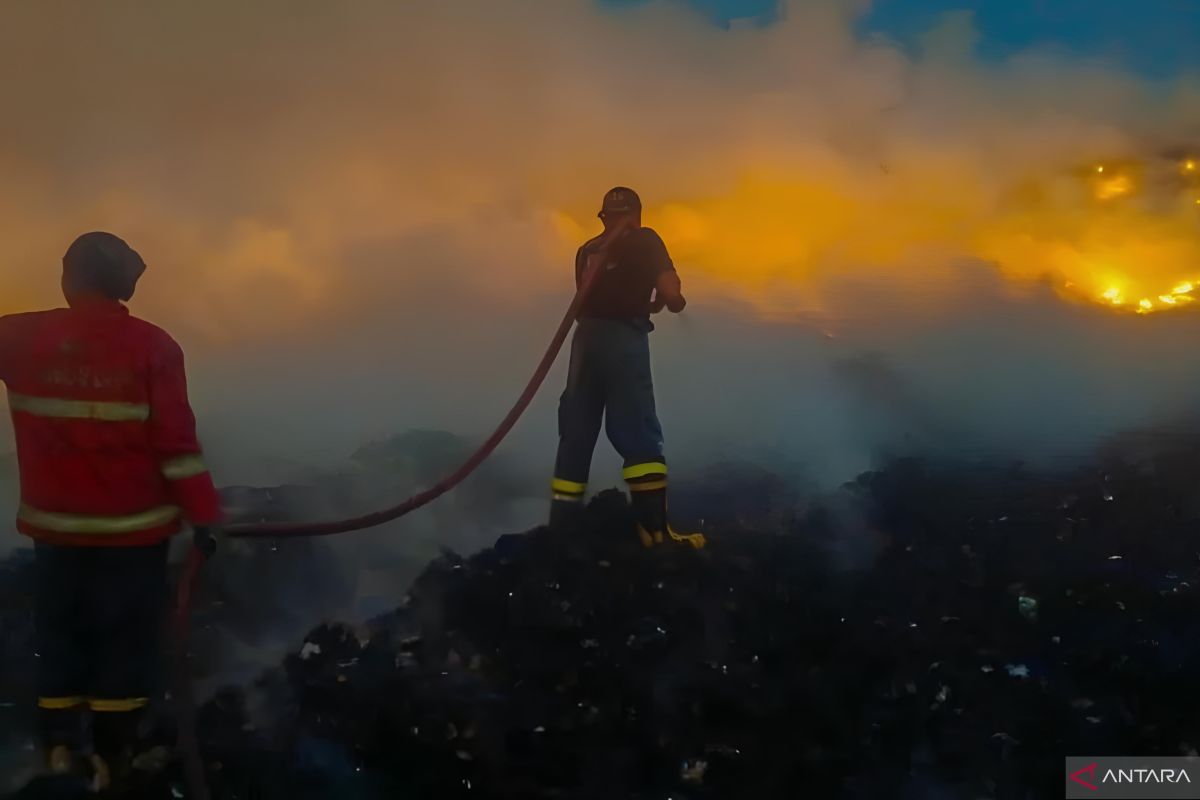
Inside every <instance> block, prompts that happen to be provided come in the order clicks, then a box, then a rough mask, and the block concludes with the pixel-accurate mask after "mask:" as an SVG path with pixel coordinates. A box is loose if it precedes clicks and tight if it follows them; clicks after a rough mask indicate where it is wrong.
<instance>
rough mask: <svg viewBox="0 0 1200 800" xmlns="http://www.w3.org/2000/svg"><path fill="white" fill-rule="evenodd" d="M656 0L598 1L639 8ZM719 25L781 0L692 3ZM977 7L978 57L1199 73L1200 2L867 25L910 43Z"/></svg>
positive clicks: (918, 8)
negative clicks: (1042, 54)
mask: <svg viewBox="0 0 1200 800" xmlns="http://www.w3.org/2000/svg"><path fill="white" fill-rule="evenodd" d="M651 1H653V0H600V2H602V3H606V4H609V5H634V4H638V3H643V2H651ZM688 1H689V2H691V3H692V4H693V5H695V6H697V7H699V8H702V9H703V10H705V11H707V12H708V13H710V14H712V15H713V16H714V17H715V18H716V19H718V20H727V19H731V18H736V17H757V18H760V19H763V20H764V21H769V20H770V18H771V15H772V13H773V10H774V9H775V7H776V2H775V0H688ZM957 9H971V10H973V11H974V12H975V23H976V27H977V28H978V29H979V33H980V42H979V54H980V56H982V57H983V58H992V59H994V58H1003V57H1004V56H1006V55H1009V54H1011V53H1013V52H1016V51H1019V50H1023V49H1025V48H1028V47H1030V46H1034V45H1036V46H1050V47H1053V48H1056V49H1058V50H1060V51H1065V52H1068V53H1071V54H1074V55H1078V56H1083V57H1087V58H1098V59H1105V60H1108V61H1114V62H1117V63H1120V64H1122V65H1124V66H1126V67H1128V68H1130V69H1133V70H1135V71H1137V72H1140V73H1142V74H1145V75H1149V76H1152V77H1158V78H1162V77H1170V76H1172V75H1175V74H1177V73H1179V72H1181V71H1184V70H1193V71H1200V0H875V1H874V4H873V8H872V9H871V11H870V13H869V14H868V15H867V16H866V17H865V18H864V19H863V20H862V21H861V29H862V30H863V31H864V33H867V32H878V33H883V34H886V35H888V36H890V37H892V38H894V39H897V40H899V41H901V42H905V43H909V42H912V41H913V39H914V38H915V37H916V36H917V35H918V34H920V33H921V32H922V31H924V30H927V29H928V28H929V27H930V26H931V25H932V24H933V23H934V22H935V21H936V20H937V18H938V17H939V16H940V15H941V14H943V13H945V12H946V11H951V10H957Z"/></svg>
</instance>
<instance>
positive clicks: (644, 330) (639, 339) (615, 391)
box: [553, 318, 666, 499]
mask: <svg viewBox="0 0 1200 800" xmlns="http://www.w3.org/2000/svg"><path fill="white" fill-rule="evenodd" d="M649 330H650V326H649V325H648V324H647V323H646V322H643V321H640V320H613V319H591V318H585V319H581V320H580V321H579V324H578V326H577V327H576V330H575V336H574V338H573V339H572V341H571V363H570V368H569V370H568V374H567V388H566V390H565V391H564V392H563V393H562V397H561V398H560V400H559V405H558V436H559V439H558V457H557V459H556V461H555V466H554V478H555V480H554V484H553V488H554V493H555V497H556V498H559V499H573V498H571V497H570V495H576V494H578V495H579V496H580V497H581V496H582V495H583V493H584V491H585V488H586V485H587V480H588V473H589V472H590V470H591V465H592V453H593V452H594V450H595V448H596V439H597V438H598V437H599V435H600V423H601V421H602V420H603V421H604V422H605V430H606V432H607V433H608V439H609V441H610V442H612V445H613V447H615V448H616V450H617V452H618V453H619V454H620V455H621V457H622V458H623V459H624V460H625V470H624V475H625V479H626V480H629V481H634V480H638V479H644V478H646V477H648V476H658V475H663V476H665V475H666V462H665V461H664V459H663V434H662V427H661V425H660V424H659V422H658V414H657V413H656V411H655V407H654V382H653V380H652V378H651V376H650V338H649ZM559 495H566V496H564V497H559Z"/></svg>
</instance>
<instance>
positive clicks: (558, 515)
mask: <svg viewBox="0 0 1200 800" xmlns="http://www.w3.org/2000/svg"><path fill="white" fill-rule="evenodd" d="M581 519H583V501H582V500H559V499H557V498H556V499H554V500H551V501H550V530H552V531H557V532H565V531H570V530H574V529H575V528H576V527H578V525H579V521H580V520H581Z"/></svg>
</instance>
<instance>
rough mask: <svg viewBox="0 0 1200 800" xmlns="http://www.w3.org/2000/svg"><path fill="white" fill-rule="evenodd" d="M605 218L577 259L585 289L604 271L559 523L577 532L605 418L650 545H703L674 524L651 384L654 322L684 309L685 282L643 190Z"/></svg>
mask: <svg viewBox="0 0 1200 800" xmlns="http://www.w3.org/2000/svg"><path fill="white" fill-rule="evenodd" d="M599 216H600V219H601V220H602V221H603V223H604V232H603V233H602V234H600V235H599V236H597V237H596V238H594V239H592V240H590V241H588V242H586V243H585V244H584V245H583V246H582V247H580V248H579V252H578V253H577V254H576V256H575V280H576V285H580V284H581V283H582V280H583V275H584V272H585V271H586V270H587V269H588V268H589V267H595V268H598V269H599V273H598V275H597V277H596V280H595V283H594V284H593V285H592V288H591V291H590V292H589V293H588V295H587V297H586V298H585V299H584V301H583V305H582V307H581V309H580V313H579V323H578V326H577V327H576V330H575V336H574V338H573V339H572V342H571V361H570V366H569V368H568V375H567V388H566V390H565V391H564V392H563V394H562V398H561V400H560V401H559V410H558V432H559V444H558V457H557V459H556V462H555V467H554V480H553V482H552V485H551V489H552V492H553V500H552V501H551V511H550V524H551V526H552V527H562V526H564V525H565V524H568V523H569V521H570V519H571V518H572V517H573V515H574V514H575V513H576V512H577V511H578V509H579V507H580V505H581V503H582V502H583V499H584V496H585V494H586V493H587V481H588V474H589V472H590V471H591V462H592V453H593V451H594V450H595V448H596V439H597V437H598V436H599V435H600V423H601V420H605V423H606V425H605V426H606V430H607V433H608V438H609V441H611V442H612V444H613V447H615V448H616V449H617V452H618V453H620V455H621V457H622V458H623V459H624V461H625V467H624V478H625V480H626V482H627V485H628V486H629V491H630V495H631V498H632V503H633V509H634V514H635V516H636V518H637V529H638V535H639V537H640V538H641V540H642V543H643V544H644V545H645V546H646V547H653V546H654V545H656V544H662V543H663V542H664V541H665V540H666V539H667V538H670V539H671V540H673V541H678V542H687V543H689V544H691V545H692V546H693V547H703V546H704V537H703V536H701V535H700V534H691V535H682V534H679V533H676V532H675V531H674V530H673V529H672V528H671V526H670V524H669V522H668V519H667V462H666V459H665V458H664V456H663V434H662V427H661V426H660V425H659V421H658V414H657V412H656V410H655V404H654V383H653V381H652V379H651V376H650V339H649V333H650V331H652V330H654V325H653V323H651V322H650V315H651V314H653V313H658V312H659V311H661V310H662V309H663V308H666V309H668V310H670V311H671V312H673V313H679V312H680V311H682V310H683V308H684V306H685V305H686V304H687V301H686V300H684V297H683V293H682V291H681V287H680V282H679V275H678V274H677V273H676V271H675V265H674V264H673V263H671V257H670V256H669V255H668V254H667V247H666V245H665V244H663V240H662V239H661V238H660V237H659V235H658V234H657V233H655V232H654V230H652V229H650V228H646V227H643V226H642V202H641V199H640V198H639V197H638V196H637V193H636V192H634V191H633V190H631V189H627V188H624V187H617V188H615V189H612V190H611V191H609V192H608V194H606V195H605V196H604V201H603V204H602V206H601V209H600V214H599Z"/></svg>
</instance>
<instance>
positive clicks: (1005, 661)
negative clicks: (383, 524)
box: [201, 451, 1200, 800]
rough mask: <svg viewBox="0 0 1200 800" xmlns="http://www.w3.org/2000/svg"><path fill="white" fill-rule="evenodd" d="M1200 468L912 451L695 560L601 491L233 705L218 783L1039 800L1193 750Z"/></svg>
mask: <svg viewBox="0 0 1200 800" xmlns="http://www.w3.org/2000/svg"><path fill="white" fill-rule="evenodd" d="M1198 453H1200V451H1193V452H1191V454H1190V455H1187V454H1184V455H1180V454H1179V453H1176V454H1174V455H1173V456H1172V459H1170V460H1166V461H1161V462H1157V463H1141V464H1136V465H1129V464H1123V463H1119V462H1114V463H1111V464H1106V465H1104V466H1103V467H1102V468H1100V469H1095V470H1087V471H1080V472H1075V473H1072V474H1069V475H1062V476H1047V475H1044V474H1037V473H1035V472H1032V471H1028V470H1025V469H1023V468H1021V467H1019V466H1017V467H1010V468H1002V469H1001V468H993V467H986V466H969V465H961V464H959V465H953V466H941V467H939V466H937V465H932V464H927V463H923V462H920V461H898V462H895V463H893V464H891V465H889V466H888V467H887V468H885V469H883V470H880V471H878V472H873V473H869V474H866V475H863V476H862V477H861V478H859V479H858V480H857V481H856V482H854V483H853V484H851V485H849V486H847V487H845V488H844V490H843V491H842V492H839V493H838V495H837V496H836V497H835V498H833V499H831V500H830V501H829V502H827V503H822V504H819V505H814V506H812V507H810V508H808V509H807V510H805V511H804V512H803V513H798V514H797V515H796V517H795V518H794V519H792V520H791V521H790V522H788V523H786V524H785V525H784V526H783V527H782V528H779V529H776V530H769V531H759V532H748V531H745V530H738V531H737V532H736V533H732V534H726V533H723V532H722V531H721V530H708V531H706V533H708V534H709V536H710V546H709V548H708V549H706V550H704V551H699V552H697V551H693V550H691V549H690V548H678V549H660V550H654V551H649V552H647V551H644V550H642V549H641V547H640V545H638V544H637V541H636V538H635V537H634V536H633V535H632V533H631V527H630V526H631V522H630V519H629V516H628V509H627V507H626V505H625V503H624V500H623V498H622V497H621V495H619V494H617V493H608V494H604V495H601V496H600V497H598V498H597V499H596V500H595V501H594V502H593V503H592V504H591V506H590V508H589V510H588V514H587V517H586V519H585V520H584V521H583V523H582V524H581V525H580V527H579V529H578V530H574V531H570V532H566V533H552V532H550V531H546V530H537V531H534V532H531V533H529V534H528V535H525V536H509V537H504V538H502V539H501V540H500V541H498V542H497V543H496V546H495V547H494V548H492V549H489V550H486V551H484V552H480V553H478V554H476V555H473V556H470V557H460V556H458V555H455V554H452V553H446V554H444V555H443V556H442V557H441V558H439V559H437V560H436V561H435V562H433V563H432V564H430V565H429V567H428V569H427V570H426V571H425V572H424V574H423V575H422V576H421V577H420V578H419V579H418V580H417V581H416V582H415V583H414V585H413V586H412V589H411V592H410V594H409V599H408V601H407V602H406V603H405V605H404V606H403V607H401V608H398V609H396V610H395V611H394V612H393V613H391V614H388V615H386V616H385V617H382V618H380V619H377V620H374V621H373V622H371V623H370V624H368V625H364V626H358V627H355V626H339V625H323V626H321V627H318V628H316V629H314V630H313V631H312V632H311V633H309V634H308V636H307V637H306V638H305V639H304V641H303V642H301V643H299V645H298V647H297V648H296V650H295V652H294V653H293V654H291V655H290V656H288V657H287V659H286V660H285V662H284V663H283V665H282V666H281V667H279V668H278V669H275V670H272V671H271V672H269V673H268V674H267V675H265V676H263V678H262V679H261V680H259V681H258V682H257V683H256V684H255V685H254V686H252V687H249V688H246V689H228V690H226V691H224V692H222V693H220V694H219V695H218V696H217V697H216V698H215V699H214V700H213V701H212V702H211V703H209V704H208V705H207V706H206V707H205V708H204V709H203V710H202V714H201V738H202V741H203V743H204V748H205V752H206V754H207V756H208V758H209V761H210V768H211V770H210V771H211V778H212V781H213V786H214V791H215V794H216V796H218V797H261V798H273V797H293V798H295V797H314V798H315V797H361V798H374V797H438V798H453V797H463V798H467V797H474V798H539V797H546V798H551V797H553V798H580V799H581V800H582V799H583V798H597V799H599V798H639V799H640V798H647V799H649V798H660V799H665V798H674V799H675V800H684V799H689V800H700V798H745V797H756V798H791V797H822V798H825V797H828V798H878V797H891V798H918V797H919V798H931V797H932V798H938V797H947V798H951V797H972V798H996V799H997V800H1016V799H1017V798H1020V799H1022V800H1024V798H1034V797H1043V796H1047V795H1048V794H1050V793H1052V792H1055V791H1056V790H1057V789H1058V787H1059V784H1060V782H1061V781H1062V779H1063V778H1062V766H1063V762H1062V758H1063V756H1064V755H1068V754H1076V755H1077V754H1089V755H1105V754H1145V755H1182V754H1189V753H1194V752H1195V750H1196V748H1197V746H1198V745H1200V695H1198V694H1197V693H1196V692H1194V691H1192V688H1191V687H1192V681H1193V676H1194V675H1196V674H1198V673H1197V669H1198V668H1200V625H1198V624H1197V615H1196V613H1195V609H1196V594H1195V592H1196V588H1195V587H1197V585H1198V582H1200V574H1198V571H1200V552H1198V551H1200V529H1198V528H1197V526H1196V518H1195V516H1194V515H1193V514H1192V513H1191V512H1189V511H1187V508H1188V507H1189V502H1188V501H1189V497H1188V496H1187V494H1188V492H1189V491H1190V489H1189V488H1188V487H1190V485H1191V480H1190V477H1191V476H1195V475H1198V474H1200V471H1197V467H1200V455H1198ZM1164 469H1167V470H1169V472H1168V473H1164V472H1163V470H1164ZM1179 470H1184V471H1185V472H1179ZM1185 476H1186V479H1185ZM846 541H851V542H858V543H860V544H861V546H862V547H863V548H865V549H867V551H868V554H869V555H868V557H865V558H861V559H859V560H857V561H856V560H854V559H846V558H845V557H844V556H845V552H844V551H845V542H846Z"/></svg>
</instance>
